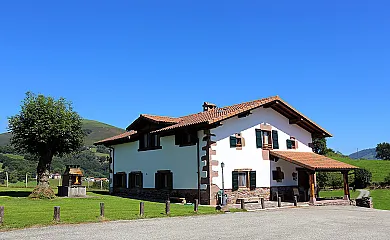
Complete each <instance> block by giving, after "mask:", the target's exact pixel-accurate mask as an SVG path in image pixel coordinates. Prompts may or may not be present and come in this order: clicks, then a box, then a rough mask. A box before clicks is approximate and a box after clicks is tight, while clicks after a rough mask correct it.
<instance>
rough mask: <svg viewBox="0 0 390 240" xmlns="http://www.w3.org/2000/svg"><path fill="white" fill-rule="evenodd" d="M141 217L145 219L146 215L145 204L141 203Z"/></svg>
mask: <svg viewBox="0 0 390 240" xmlns="http://www.w3.org/2000/svg"><path fill="white" fill-rule="evenodd" d="M139 215H141V217H143V216H144V215H145V203H144V202H140V203H139Z"/></svg>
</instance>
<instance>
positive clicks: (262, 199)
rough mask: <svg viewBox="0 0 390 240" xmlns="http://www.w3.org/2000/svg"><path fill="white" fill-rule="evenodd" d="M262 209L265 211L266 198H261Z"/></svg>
mask: <svg viewBox="0 0 390 240" xmlns="http://www.w3.org/2000/svg"><path fill="white" fill-rule="evenodd" d="M260 204H261V209H265V205H264V198H260Z"/></svg>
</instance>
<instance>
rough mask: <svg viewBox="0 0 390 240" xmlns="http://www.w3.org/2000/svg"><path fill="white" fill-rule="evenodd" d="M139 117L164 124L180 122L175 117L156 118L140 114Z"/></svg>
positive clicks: (155, 116)
mask: <svg viewBox="0 0 390 240" xmlns="http://www.w3.org/2000/svg"><path fill="white" fill-rule="evenodd" d="M140 116H141V117H144V118H147V119H150V120H152V121H155V122H164V123H178V122H180V118H176V117H168V116H157V115H150V114H141V115H140Z"/></svg>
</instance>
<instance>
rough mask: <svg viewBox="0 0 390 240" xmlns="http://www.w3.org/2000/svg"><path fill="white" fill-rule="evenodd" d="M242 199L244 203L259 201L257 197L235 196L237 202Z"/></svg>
mask: <svg viewBox="0 0 390 240" xmlns="http://www.w3.org/2000/svg"><path fill="white" fill-rule="evenodd" d="M242 201H244V202H245V203H260V198H259V197H249V198H237V203H241V202H242Z"/></svg>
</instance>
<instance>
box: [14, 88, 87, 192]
mask: <svg viewBox="0 0 390 240" xmlns="http://www.w3.org/2000/svg"><path fill="white" fill-rule="evenodd" d="M81 127H82V121H81V118H80V116H79V115H78V114H77V113H76V112H75V111H73V108H72V104H71V103H70V102H68V101H66V100H65V99H64V98H60V99H58V100H55V99H54V98H52V97H45V96H44V95H35V94H33V93H31V92H27V93H26V98H25V99H24V100H23V102H22V106H21V110H20V112H19V114H17V115H15V116H12V117H10V118H9V124H8V128H9V130H10V131H11V133H12V137H11V144H12V145H13V147H14V148H15V149H17V150H18V151H22V152H24V153H28V154H31V155H33V156H36V159H37V161H38V165H37V176H38V185H37V187H36V188H35V189H34V191H33V192H32V193H31V195H30V197H33V198H53V197H54V196H55V195H54V192H53V190H52V189H51V188H50V186H49V174H50V172H49V171H50V165H51V162H52V159H53V156H62V155H64V154H68V153H72V152H75V151H77V150H78V149H79V148H80V146H81V145H82V143H83V138H84V132H83V130H82V128H81Z"/></svg>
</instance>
